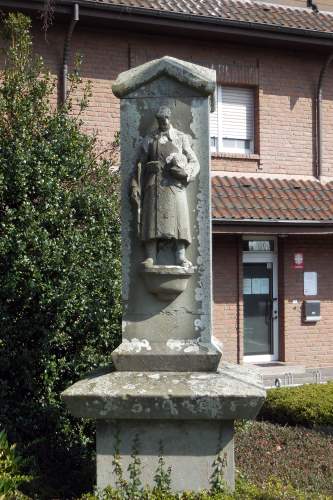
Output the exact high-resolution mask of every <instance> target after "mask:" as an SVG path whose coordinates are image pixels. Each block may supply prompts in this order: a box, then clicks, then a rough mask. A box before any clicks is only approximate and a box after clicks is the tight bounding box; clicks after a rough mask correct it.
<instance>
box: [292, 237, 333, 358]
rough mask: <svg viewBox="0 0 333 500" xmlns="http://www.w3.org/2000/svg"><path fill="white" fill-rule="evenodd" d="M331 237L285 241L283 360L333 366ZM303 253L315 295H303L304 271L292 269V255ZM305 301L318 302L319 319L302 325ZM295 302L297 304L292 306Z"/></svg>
mask: <svg viewBox="0 0 333 500" xmlns="http://www.w3.org/2000/svg"><path fill="white" fill-rule="evenodd" d="M332 248H333V237H332V236H326V237H318V236H308V237H303V238H301V237H297V238H296V237H288V238H286V240H285V242H284V256H285V258H284V269H283V271H284V308H285V333H284V339H285V361H287V362H290V363H297V364H304V365H305V366H308V367H315V366H325V365H326V366H333V251H332ZM295 251H301V252H303V254H304V271H315V272H317V273H318V295H317V296H316V297H305V296H304V295H303V293H304V291H303V271H302V270H295V269H292V268H291V265H292V261H293V254H294V252H295ZM304 299H309V300H314V299H315V300H317V299H318V300H320V301H321V316H322V319H321V320H320V321H318V322H317V323H304V321H303V315H302V303H303V300H304ZM295 300H297V301H298V303H297V304H296V303H293V301H295Z"/></svg>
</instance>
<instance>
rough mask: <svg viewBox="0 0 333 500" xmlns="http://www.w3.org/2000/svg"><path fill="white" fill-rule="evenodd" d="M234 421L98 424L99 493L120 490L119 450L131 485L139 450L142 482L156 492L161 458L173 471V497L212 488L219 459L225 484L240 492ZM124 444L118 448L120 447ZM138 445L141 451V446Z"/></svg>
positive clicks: (161, 421)
mask: <svg viewBox="0 0 333 500" xmlns="http://www.w3.org/2000/svg"><path fill="white" fill-rule="evenodd" d="M233 428H234V425H233V421H228V420H227V421H207V420H206V421H205V420H198V421H188V420H175V421H165V420H151V421H142V420H122V421H110V420H102V421H98V422H97V444H96V446H97V487H98V488H100V489H103V488H105V487H106V486H108V485H110V484H111V485H113V486H115V485H116V483H117V477H116V475H115V473H114V465H113V463H112V462H113V458H114V454H115V449H116V448H117V446H118V450H119V454H120V461H121V467H122V471H123V476H124V478H125V479H127V480H128V479H129V474H128V466H129V464H130V463H131V462H132V463H133V459H132V458H131V454H132V453H133V449H135V447H137V452H138V457H139V458H140V461H141V464H140V480H141V482H142V484H143V485H144V486H146V485H148V486H151V487H153V486H154V485H155V483H154V475H155V472H156V469H157V467H158V458H159V455H160V454H162V456H163V459H164V461H165V469H164V470H167V468H168V467H169V466H170V467H171V475H170V477H171V488H172V491H175V492H179V491H184V490H194V491H199V490H202V489H209V488H210V486H211V485H210V481H211V478H212V473H213V470H214V467H213V463H214V461H215V459H216V457H217V456H218V455H220V457H222V458H224V461H225V468H224V474H223V475H224V479H225V481H226V483H227V484H228V486H229V487H230V489H233V488H234V482H235V479H234V442H233ZM117 443H118V445H117ZM135 443H136V446H135Z"/></svg>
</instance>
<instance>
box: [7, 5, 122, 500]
mask: <svg viewBox="0 0 333 500" xmlns="http://www.w3.org/2000/svg"><path fill="white" fill-rule="evenodd" d="M3 36H4V38H5V46H6V49H5V69H4V72H3V74H2V75H1V83H0V276H1V283H0V285H1V286H0V359H1V363H0V427H2V428H5V429H6V430H7V432H8V436H9V439H10V440H11V441H12V442H16V443H17V445H18V447H19V448H20V450H21V451H22V452H23V453H24V455H31V456H33V457H34V458H35V472H36V474H37V475H38V477H39V485H40V486H41V485H43V488H44V489H43V490H40V491H39V493H38V494H37V497H38V498H39V499H41V498H52V497H57V498H70V497H71V495H74V494H76V495H78V494H81V492H84V491H87V490H89V489H91V487H92V473H93V472H92V471H93V469H94V465H93V461H92V460H91V453H92V449H93V448H94V446H93V431H92V425H91V424H90V423H87V422H84V421H80V420H78V419H74V418H71V417H70V416H69V414H68V413H67V412H66V411H65V409H64V405H63V404H62V402H61V400H60V393H61V392H62V391H63V390H64V389H65V388H66V387H67V386H69V385H70V384H72V383H73V382H75V381H76V380H78V379H79V378H80V377H82V375H83V374H84V373H85V372H86V371H89V370H90V369H92V368H94V367H97V366H100V365H103V364H107V363H109V362H110V353H111V351H112V350H113V348H115V347H116V345H117V344H118V342H119V332H120V317H121V306H120V245H119V214H118V176H117V174H116V173H112V172H111V170H110V166H111V164H112V154H111V153H112V151H111V153H110V155H108V156H107V157H106V155H103V156H99V155H98V153H97V139H96V137H90V136H88V135H86V134H84V133H83V131H82V130H81V128H82V120H81V113H82V112H83V111H84V108H85V106H86V104H87V98H88V94H89V89H87V88H86V89H83V90H82V89H79V90H80V92H81V95H83V97H82V100H81V101H80V102H79V103H78V104H77V103H76V102H75V101H73V98H71V97H69V98H68V99H67V102H66V104H65V105H64V106H63V107H61V109H58V110H57V109H55V107H54V105H52V104H51V103H52V100H53V97H54V89H55V83H54V81H53V79H52V78H51V77H50V75H49V74H48V73H47V72H46V71H45V69H44V66H43V62H42V61H41V59H40V58H38V57H35V56H33V52H32V40H31V34H30V20H29V19H28V18H26V17H24V16H23V15H21V14H16V15H14V14H12V15H9V16H8V17H7V18H6V19H5V20H4V22H3ZM80 85H81V82H80V79H79V77H78V76H77V73H76V72H75V73H74V74H73V75H72V76H71V87H72V89H73V91H74V92H75V90H76V89H77V87H78V86H80ZM87 467H88V468H89V470H88V469H87ZM90 471H91V473H90ZM37 486H38V485H36V484H35V487H37Z"/></svg>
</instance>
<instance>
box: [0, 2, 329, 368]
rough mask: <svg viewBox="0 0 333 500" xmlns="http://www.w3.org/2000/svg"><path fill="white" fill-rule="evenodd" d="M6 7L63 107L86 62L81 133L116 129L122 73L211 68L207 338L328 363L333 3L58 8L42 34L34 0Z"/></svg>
mask: <svg viewBox="0 0 333 500" xmlns="http://www.w3.org/2000/svg"><path fill="white" fill-rule="evenodd" d="M75 4H76V5H77V6H75ZM0 7H1V8H2V9H3V10H5V11H6V10H8V9H11V10H13V9H19V10H21V11H24V12H27V13H28V14H30V15H31V16H32V18H33V19H34V41H35V47H36V51H38V52H39V53H40V54H42V55H43V57H44V58H45V60H46V62H47V64H48V66H49V68H50V69H51V71H52V72H53V73H54V74H55V75H58V76H59V82H60V84H59V96H58V99H61V93H62V85H61V82H62V79H63V75H64V69H65V71H66V67H67V64H69V66H70V67H71V65H72V64H73V54H75V53H77V52H79V53H80V54H82V56H83V66H82V74H83V77H84V78H85V79H90V80H92V82H93V98H92V101H91V105H90V107H89V109H88V110H87V112H86V113H85V117H84V119H85V124H86V128H87V130H88V131H96V130H98V132H99V134H100V137H101V138H102V140H103V141H105V142H109V141H111V140H112V138H113V135H114V133H115V131H117V129H118V128H119V109H118V100H117V99H115V98H114V96H113V95H112V92H111V82H112V81H113V80H114V79H115V78H116V77H117V75H118V74H119V72H121V71H124V70H126V69H128V68H130V67H134V66H136V65H138V64H141V63H143V62H146V61H148V60H151V59H154V58H157V57H161V56H163V55H171V56H175V57H178V58H180V59H185V60H189V61H193V62H196V63H198V64H201V65H205V66H208V67H213V68H215V69H216V71H217V78H218V87H217V111H216V112H215V114H214V115H212V117H211V127H210V135H211V152H212V162H211V169H212V172H211V175H212V207H213V208H212V220H213V232H214V236H213V240H214V241H213V243H214V245H213V251H214V255H213V258H214V259H213V260H214V262H213V266H214V298H215V305H214V316H215V325H214V329H215V335H216V337H218V338H219V339H220V340H221V341H222V342H223V344H224V348H223V351H224V359H226V360H228V361H232V362H238V363H242V362H252V363H259V364H261V363H276V362H285V363H288V364H293V365H299V366H304V367H305V368H322V369H325V367H326V369H327V368H328V367H333V85H332V84H333V65H331V64H330V63H331V59H333V56H331V55H332V54H333V0H323V1H322V2H319V3H318V4H317V5H315V4H313V3H312V2H311V0H309V1H308V5H307V4H306V0H294V1H293V0H290V1H289V0H281V1H280V2H279V3H263V2H260V1H257V2H252V1H241V0H215V1H214V0H205V1H203V0H201V1H200V0H196V1H194V0H156V1H149V0H80V1H78V2H74V0H58V1H56V2H55V5H54V21H53V24H52V26H51V27H50V28H49V30H48V32H47V35H46V37H45V36H44V33H43V32H42V31H41V21H40V11H41V10H42V8H43V1H42V0H30V1H28V0H26V1H23V0H0ZM330 11H332V12H330ZM64 47H65V50H64Z"/></svg>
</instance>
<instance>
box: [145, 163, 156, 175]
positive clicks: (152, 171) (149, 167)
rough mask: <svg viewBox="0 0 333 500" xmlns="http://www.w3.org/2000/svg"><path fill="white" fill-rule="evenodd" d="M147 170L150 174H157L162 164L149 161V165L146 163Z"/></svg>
mask: <svg viewBox="0 0 333 500" xmlns="http://www.w3.org/2000/svg"><path fill="white" fill-rule="evenodd" d="M145 169H146V170H147V171H148V173H149V174H157V172H158V171H159V169H160V162H159V161H149V162H148V163H146V165H145Z"/></svg>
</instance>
